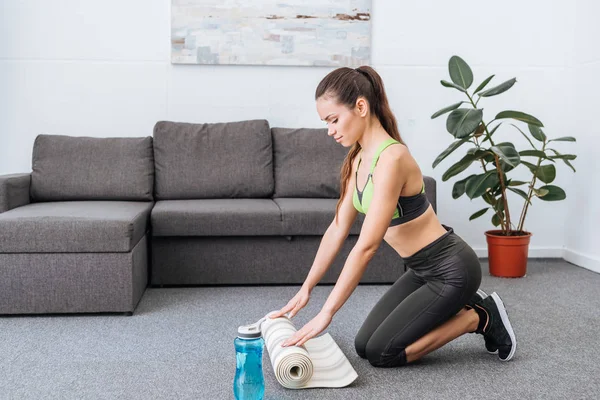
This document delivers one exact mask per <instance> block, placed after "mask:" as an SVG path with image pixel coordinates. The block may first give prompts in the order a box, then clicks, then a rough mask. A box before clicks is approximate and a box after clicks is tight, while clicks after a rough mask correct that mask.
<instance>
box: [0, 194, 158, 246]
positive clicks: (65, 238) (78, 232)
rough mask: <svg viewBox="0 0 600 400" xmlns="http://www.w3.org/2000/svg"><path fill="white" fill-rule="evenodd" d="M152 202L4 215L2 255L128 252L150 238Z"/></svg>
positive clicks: (81, 204)
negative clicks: (144, 239)
mask: <svg viewBox="0 0 600 400" xmlns="http://www.w3.org/2000/svg"><path fill="white" fill-rule="evenodd" d="M151 209H152V203H151V202H131V201H68V202H48V203H33V204H28V205H25V206H22V207H18V208H14V209H12V210H10V211H7V212H5V213H2V214H0V253H85V252H128V251H130V250H131V249H133V247H134V246H135V244H136V243H137V242H139V241H140V239H141V238H142V237H143V236H144V234H145V232H146V230H147V228H148V222H149V216H150V210H151Z"/></svg>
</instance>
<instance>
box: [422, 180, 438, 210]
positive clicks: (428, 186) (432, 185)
mask: <svg viewBox="0 0 600 400" xmlns="http://www.w3.org/2000/svg"><path fill="white" fill-rule="evenodd" d="M423 181H424V182H425V194H426V195H427V200H429V202H430V203H431V206H432V207H433V211H435V212H436V214H437V187H436V181H435V179H434V178H433V177H431V176H423Z"/></svg>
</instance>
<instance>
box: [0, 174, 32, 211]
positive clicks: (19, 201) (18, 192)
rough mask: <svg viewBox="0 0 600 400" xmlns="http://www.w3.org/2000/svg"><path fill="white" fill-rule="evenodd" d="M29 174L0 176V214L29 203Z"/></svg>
mask: <svg viewBox="0 0 600 400" xmlns="http://www.w3.org/2000/svg"><path fill="white" fill-rule="evenodd" d="M30 184H31V173H26V174H10V175H0V213H3V212H6V211H8V210H12V209H13V208H17V207H20V206H24V205H26V204H29V203H30V201H31V200H30V198H29V185H30Z"/></svg>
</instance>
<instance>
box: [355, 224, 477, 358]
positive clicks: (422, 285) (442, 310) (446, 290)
mask: <svg viewBox="0 0 600 400" xmlns="http://www.w3.org/2000/svg"><path fill="white" fill-rule="evenodd" d="M444 228H445V229H446V231H447V232H446V233H445V234H444V235H442V236H441V237H440V238H438V239H436V240H435V241H433V242H432V243H430V244H428V245H427V246H425V247H424V248H422V249H421V250H419V251H418V252H417V253H415V254H413V255H412V256H410V257H406V258H404V263H405V265H406V267H407V268H408V270H407V271H406V272H405V273H404V274H403V275H402V276H401V277H400V278H399V279H398V280H397V281H396V282H395V283H394V284H393V285H392V287H391V288H390V289H389V290H388V291H387V292H386V293H385V294H384V295H383V297H382V298H381V299H380V300H379V301H378V302H377V304H376V305H375V307H374V308H373V310H372V311H371V312H370V313H369V315H368V316H367V319H366V320H365V322H364V323H363V325H362V327H361V328H360V330H359V331H358V334H357V335H356V339H355V343H354V345H355V347H356V352H357V353H358V355H359V356H361V357H362V358H366V359H368V360H369V362H370V363H371V365H373V366H375V367H397V366H401V365H404V364H406V352H405V349H406V347H407V346H409V345H410V344H412V343H414V342H415V341H417V340H418V339H419V338H421V337H423V336H424V335H425V334H426V333H428V332H430V331H431V330H433V329H434V328H435V327H437V326H438V325H441V324H442V323H444V322H446V321H447V320H448V319H450V318H451V317H452V316H454V315H456V314H457V313H458V312H459V311H460V310H461V309H462V308H463V307H464V306H465V305H466V304H467V302H468V301H469V300H470V299H471V297H472V296H473V295H474V294H475V292H477V289H478V288H479V284H480V283H481V266H480V264H479V259H478V258H477V255H476V254H475V252H474V251H473V249H471V247H469V245H467V244H466V243H465V242H464V241H463V240H462V239H461V238H460V237H459V236H458V235H456V234H455V233H454V231H453V230H452V228H450V227H447V226H444Z"/></svg>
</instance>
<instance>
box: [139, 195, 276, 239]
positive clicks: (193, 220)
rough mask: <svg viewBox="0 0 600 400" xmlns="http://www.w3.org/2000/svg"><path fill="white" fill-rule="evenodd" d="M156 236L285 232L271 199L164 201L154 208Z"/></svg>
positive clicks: (153, 230)
mask: <svg viewBox="0 0 600 400" xmlns="http://www.w3.org/2000/svg"><path fill="white" fill-rule="evenodd" d="M151 218H152V235H153V236H241V235H250V236H255V235H258V236H261V235H281V232H282V222H281V212H280V211H279V207H277V204H275V202H274V201H273V200H271V199H202V200H163V201H158V202H157V203H156V205H155V207H154V208H153V209H152V217H151Z"/></svg>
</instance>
